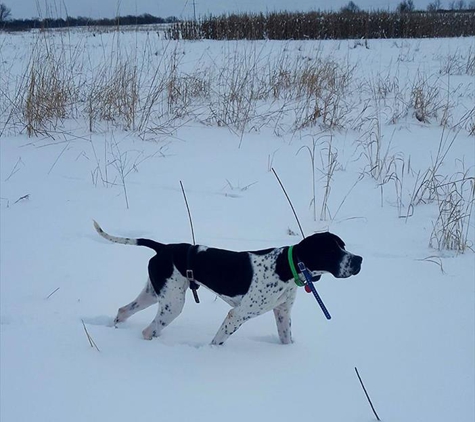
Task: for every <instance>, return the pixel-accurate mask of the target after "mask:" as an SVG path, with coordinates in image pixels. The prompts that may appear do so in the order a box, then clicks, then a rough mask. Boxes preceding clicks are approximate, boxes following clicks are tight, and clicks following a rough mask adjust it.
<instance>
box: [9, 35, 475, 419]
mask: <svg viewBox="0 0 475 422" xmlns="http://www.w3.org/2000/svg"><path fill="white" fill-rule="evenodd" d="M474 104H475V39H474V38H465V39H438V40H410V41H409V40H378V41H376V40H374V41H373V40H370V41H368V42H367V43H364V42H359V41H328V42H313V41H307V42H265V41H262V42H246V41H237V42H181V41H172V42H171V41H167V40H165V39H163V37H162V36H160V37H159V36H157V34H156V33H154V32H153V31H152V32H146V31H142V32H125V33H102V34H101V33H93V32H57V33H46V34H39V33H30V34H5V33H0V136H1V138H0V159H1V161H0V187H1V191H0V197H1V202H0V213H1V221H0V223H1V225H0V230H1V231H0V236H1V237H0V247H1V249H0V253H1V255H0V282H1V285H0V286H1V291H0V293H1V297H0V300H1V307H0V316H1V320H0V323H1V325H0V329H1V360H0V365H1V371H0V377H1V385H0V387H1V389H0V392H1V403H0V419H1V421H2V422H20V421H33V420H35V421H41V422H56V421H58V422H59V421H71V422H76V421H77V422H83V421H104V422H105V421H116V422H118V421H130V420H134V419H137V418H139V419H140V420H164V421H165V420H166V421H184V420H196V421H206V422H213V421H220V422H221V421H226V422H228V421H229V422H231V421H239V422H241V421H268V420H272V421H274V422H277V421H288V420H294V419H299V420H301V421H325V422H333V421H334V422H350V421H351V422H367V421H370V420H374V416H373V414H372V412H371V409H370V407H369V405H368V403H367V401H366V398H365V397H364V393H363V391H362V389H361V387H360V385H359V382H358V379H357V377H356V375H355V371H354V367H358V369H359V371H360V374H361V376H362V378H363V380H364V382H365V385H366V387H367V389H368V391H369V394H370V396H371V398H372V401H373V403H374V405H375V408H376V410H377V412H378V414H379V416H380V417H381V419H382V420H384V421H387V422H447V421H457V422H472V421H473V420H474V418H475V409H474V406H475V404H474V396H475V281H474V280H475V259H474V253H473V249H472V248H473V247H474V241H475V220H474V208H473V203H474V189H475V183H474V177H475V170H474V169H475V167H474V166H475V137H474V136H475V106H474ZM28 134H30V135H31V136H28ZM312 158H313V159H312ZM272 167H273V168H274V169H275V170H276V171H277V173H278V174H279V176H280V178H281V179H282V181H283V183H284V185H285V187H286V189H287V192H288V193H289V195H290V197H291V199H292V201H293V204H294V206H295V209H296V211H297V213H298V215H299V218H300V220H301V223H302V226H303V229H304V231H305V233H306V234H311V233H313V232H315V231H322V230H330V231H332V232H334V233H336V234H338V235H339V236H341V237H342V238H343V239H344V240H345V242H346V244H347V248H348V250H350V251H352V252H354V253H357V254H359V255H362V256H363V257H364V262H363V267H362V271H361V273H360V274H358V275H357V276H356V277H351V278H349V279H345V280H337V279H334V278H332V277H331V276H330V275H325V276H323V277H322V279H321V280H320V281H319V282H318V283H317V285H316V287H317V289H318V291H319V293H320V294H321V296H322V298H323V300H324V302H325V304H326V305H327V307H328V309H329V311H330V313H331V314H332V317H333V318H332V320H331V321H327V320H326V319H325V318H324V316H323V314H322V312H321V311H320V309H319V308H318V306H317V304H316V302H315V301H314V299H313V298H312V297H311V296H310V295H307V294H306V293H305V292H304V291H303V290H302V291H299V294H298V297H297V301H296V304H295V306H294V308H293V314H292V315H293V319H292V326H293V337H294V340H295V342H294V344H292V345H290V346H283V345H281V344H279V340H278V336H277V332H276V328H275V323H274V318H273V315H271V314H266V315H263V316H261V317H258V318H256V319H253V320H251V321H249V322H247V323H246V324H244V326H243V327H242V328H241V329H240V330H239V331H238V332H237V333H235V334H234V335H233V336H232V337H231V338H230V339H229V340H228V342H227V343H226V344H225V345H224V346H223V347H211V346H209V342H210V341H211V339H212V338H213V336H214V334H215V332H216V331H217V329H218V328H219V326H220V325H221V322H222V320H223V319H224V317H225V315H226V313H227V312H228V309H229V307H228V305H226V304H225V303H224V302H222V301H220V300H216V297H215V295H214V294H212V293H210V292H207V291H205V290H204V289H203V288H202V289H200V290H199V293H200V297H201V302H202V303H201V304H199V305H196V304H195V303H194V302H193V300H192V297H191V293H188V299H187V304H186V306H185V309H184V311H183V313H182V314H181V315H180V317H179V318H178V319H177V320H176V321H175V322H174V323H172V324H171V325H170V327H168V328H167V329H166V330H165V331H164V332H163V334H162V336H161V337H160V338H158V339H154V340H153V341H150V342H149V341H145V340H143V339H142V338H141V331H142V329H143V328H145V327H146V326H147V325H148V324H149V323H150V321H151V320H152V318H153V316H154V314H155V312H156V309H155V308H154V307H152V308H150V309H149V310H147V311H144V312H142V313H139V314H137V315H136V316H134V317H132V318H131V319H130V320H129V321H128V322H127V323H125V324H124V325H121V326H120V327H119V328H117V329H114V328H111V323H112V320H113V318H114V317H115V314H116V311H117V308H118V307H119V306H123V305H124V304H126V303H128V302H129V301H130V300H132V299H133V298H134V297H135V296H136V295H137V294H138V293H139V291H140V290H141V289H142V287H143V285H144V283H145V280H146V277H147V272H146V270H147V262H148V259H149V258H150V257H151V256H152V254H151V251H150V250H148V249H142V248H134V247H128V246H121V245H113V244H110V243H108V242H106V241H104V240H103V239H101V238H100V237H99V236H98V235H97V233H96V232H95V231H94V228H93V226H92V219H93V218H94V219H96V220H97V221H98V222H99V223H100V224H101V225H102V226H103V228H104V229H105V230H106V231H108V232H109V233H111V234H116V235H120V236H130V237H150V238H153V239H155V240H158V241H161V242H164V243H174V242H191V234H190V227H189V224H188V216H187V211H186V208H185V204H184V201H183V196H182V192H181V190H180V184H179V182H180V181H182V182H183V184H184V186H185V189H186V193H187V197H188V201H189V204H190V208H191V213H192V215H193V222H194V227H195V234H196V238H197V242H198V243H199V244H203V245H212V246H216V247H221V248H226V249H233V250H250V249H252V250H255V249H260V248H267V247H270V246H282V245H290V244H295V243H297V242H298V241H299V240H300V235H299V229H298V226H297V223H296V221H295V219H294V217H293V215H292V212H291V210H290V208H289V206H288V204H287V202H286V199H285V197H284V195H283V193H282V191H281V189H280V187H279V185H278V183H277V181H276V179H275V177H274V175H273V173H272V171H271V168H272ZM82 321H84V324H85V326H86V328H87V331H88V333H89V334H90V336H91V337H92V338H93V340H94V342H95V343H96V344H97V347H98V349H99V350H100V351H98V350H96V349H95V348H92V347H91V346H90V344H89V342H88V338H87V336H86V333H85V330H84V328H83V323H82Z"/></svg>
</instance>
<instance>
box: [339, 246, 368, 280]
mask: <svg viewBox="0 0 475 422" xmlns="http://www.w3.org/2000/svg"><path fill="white" fill-rule="evenodd" d="M362 262H363V258H362V257H361V256H359V255H353V254H351V253H349V252H347V253H346V254H345V256H344V257H343V259H342V260H341V263H340V272H339V274H338V275H337V277H338V278H346V277H350V276H352V275H356V274H358V273H359V272H360V271H361V264H362Z"/></svg>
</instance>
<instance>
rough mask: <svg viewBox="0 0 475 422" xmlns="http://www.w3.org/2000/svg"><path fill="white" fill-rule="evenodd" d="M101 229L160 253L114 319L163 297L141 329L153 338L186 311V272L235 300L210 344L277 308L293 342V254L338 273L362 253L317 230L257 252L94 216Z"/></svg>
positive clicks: (285, 338) (352, 270) (353, 270)
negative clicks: (127, 233)
mask: <svg viewBox="0 0 475 422" xmlns="http://www.w3.org/2000/svg"><path fill="white" fill-rule="evenodd" d="M94 227H95V228H96V230H97V232H98V233H99V234H100V235H101V236H102V237H104V238H105V239H107V240H109V241H111V242H115V243H122V244H125V245H138V246H146V247H148V248H151V249H153V250H154V251H155V252H156V255H155V256H154V257H153V258H152V259H150V261H149V264H148V274H149V278H148V280H147V284H146V286H145V288H144V289H143V290H142V292H141V293H140V294H139V296H138V297H137V298H136V299H135V300H134V301H132V302H131V303H129V304H128V305H126V306H123V307H122V308H120V309H119V311H118V313H117V316H116V318H115V321H114V323H115V324H118V323H119V322H123V321H125V320H126V319H127V318H129V317H130V316H132V315H133V314H135V313H136V312H138V311H141V310H143V309H145V308H147V307H149V306H151V305H153V304H155V303H157V302H158V304H159V307H158V312H157V315H156V317H155V318H154V320H153V321H152V322H151V324H150V325H149V326H148V327H147V328H145V329H144V330H143V332H142V334H143V337H144V338H145V339H147V340H151V339H152V338H153V337H157V336H159V335H160V333H161V331H162V330H163V329H164V328H165V327H166V326H167V325H168V324H170V323H171V322H172V321H173V320H174V319H175V318H176V317H177V316H178V315H179V314H180V313H181V311H182V309H183V305H184V304H185V293H186V290H187V289H188V288H189V287H190V277H189V276H188V277H187V271H188V274H189V271H190V270H192V273H193V279H194V281H195V282H196V283H197V284H198V285H203V286H205V287H207V288H208V289H210V290H211V291H213V292H214V293H216V295H218V296H219V297H220V298H221V299H223V300H224V301H225V302H227V303H228V304H229V305H231V307H232V309H231V310H230V311H229V313H228V315H227V317H226V319H225V320H224V322H223V324H222V325H221V327H220V329H219V330H218V332H217V333H216V335H215V337H214V339H213V341H212V342H211V344H213V345H220V344H223V343H224V342H225V341H226V340H227V339H228V337H229V336H230V335H231V334H233V333H234V332H236V330H237V329H238V328H239V327H240V326H241V325H242V324H243V323H244V322H245V321H247V320H249V319H250V318H253V317H256V316H258V315H261V314H263V313H265V312H268V311H270V310H273V311H274V315H275V320H276V323H277V331H278V333H279V338H280V341H281V342H282V343H284V344H288V343H291V342H292V336H291V331H290V310H291V308H292V305H293V303H294V300H295V296H296V293H297V284H296V283H295V282H294V276H293V273H292V270H291V263H290V261H289V260H290V259H292V260H294V262H296V260H297V257H298V260H300V261H301V262H303V263H304V264H305V266H306V267H307V268H308V269H309V270H310V271H311V272H312V274H313V275H320V274H323V273H330V274H332V275H333V276H334V277H337V278H346V277H350V276H351V275H356V274H358V273H359V271H360V269H361V263H362V261H363V258H362V257H360V256H358V255H353V254H351V253H350V252H348V251H346V250H345V244H344V243H343V241H342V240H341V239H340V238H339V237H338V236H336V235H334V234H331V233H318V234H314V235H312V236H309V237H307V238H306V239H304V240H302V241H301V242H300V243H298V244H297V245H295V246H294V247H293V250H292V253H291V255H292V256H290V257H289V254H288V251H289V247H287V246H286V247H280V248H271V249H264V250H260V251H252V252H233V251H228V250H223V249H216V248H207V247H205V246H193V245H190V244H188V243H178V244H163V243H159V242H155V241H153V240H150V239H130V238H123V237H116V236H111V235H109V234H107V233H105V232H104V231H103V230H102V229H101V227H100V226H99V225H98V224H97V223H96V222H95V221H94Z"/></svg>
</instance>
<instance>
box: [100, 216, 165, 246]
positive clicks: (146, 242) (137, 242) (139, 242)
mask: <svg viewBox="0 0 475 422" xmlns="http://www.w3.org/2000/svg"><path fill="white" fill-rule="evenodd" d="M92 221H93V222H94V228H95V229H96V231H97V233H99V234H100V235H101V236H102V237H103V238H104V239H107V240H108V241H109V242H114V243H120V244H122V245H133V246H146V247H147V248H151V249H153V250H154V251H155V252H158V251H159V250H161V249H162V247H163V246H164V245H163V243H159V242H155V241H154V240H151V239H131V238H130V237H118V236H112V235H110V234H109V233H106V232H105V231H104V230H102V228H101V226H99V224H98V223H97V221H95V220H92Z"/></svg>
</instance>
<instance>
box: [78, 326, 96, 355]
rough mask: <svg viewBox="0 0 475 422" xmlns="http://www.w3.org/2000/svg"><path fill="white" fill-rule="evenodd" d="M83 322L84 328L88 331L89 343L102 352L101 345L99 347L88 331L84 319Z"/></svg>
mask: <svg viewBox="0 0 475 422" xmlns="http://www.w3.org/2000/svg"><path fill="white" fill-rule="evenodd" d="M81 322H82V326H83V328H84V332H85V333H86V336H87V339H88V341H89V344H90V345H91V347H93V348H95V349H96V350H97V351H98V352H100V350H99V347H97V344H96V342H95V341H94V339H93V338H92V337H91V336H90V334H89V332H88V331H87V328H86V324H85V323H84V320H82V319H81Z"/></svg>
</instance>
